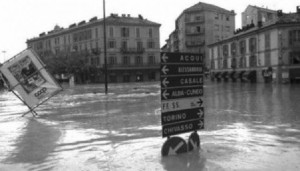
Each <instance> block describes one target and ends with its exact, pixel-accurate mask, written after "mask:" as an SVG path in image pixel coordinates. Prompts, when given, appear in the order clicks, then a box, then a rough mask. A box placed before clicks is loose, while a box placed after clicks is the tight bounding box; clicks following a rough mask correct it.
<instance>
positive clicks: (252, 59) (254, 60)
mask: <svg viewBox="0 0 300 171" xmlns="http://www.w3.org/2000/svg"><path fill="white" fill-rule="evenodd" d="M249 65H250V67H256V66H257V58H256V56H255V55H252V56H250V61H249Z"/></svg>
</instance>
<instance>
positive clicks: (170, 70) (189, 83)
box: [160, 52, 204, 137]
mask: <svg viewBox="0 0 300 171" xmlns="http://www.w3.org/2000/svg"><path fill="white" fill-rule="evenodd" d="M160 71H161V73H160V76H161V77H160V78H161V103H162V104H161V105H162V106H161V122H162V136H163V137H166V136H170V135H176V134H180V133H185V132H190V131H195V130H199V129H203V128H204V108H203V106H202V104H203V101H202V98H200V97H201V96H203V55H201V54H193V53H171V52H167V53H165V52H163V53H161V67H160Z"/></svg>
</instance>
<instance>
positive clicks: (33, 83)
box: [0, 49, 62, 108]
mask: <svg viewBox="0 0 300 171" xmlns="http://www.w3.org/2000/svg"><path fill="white" fill-rule="evenodd" d="M44 67H45V66H44V64H43V63H42V62H41V61H40V59H39V58H38V56H37V54H36V53H34V52H33V51H32V50H30V49H26V50H24V51H23V52H21V53H20V54H18V55H17V56H15V57H14V58H12V59H10V60H9V61H7V62H5V63H4V64H3V65H2V66H1V68H0V71H1V72H2V74H3V75H4V76H5V77H6V79H7V82H8V83H9V87H10V89H12V90H13V91H16V92H17V93H18V94H19V96H20V97H21V98H22V100H23V101H24V102H25V103H26V105H28V107H30V108H35V107H36V106H38V105H39V104H40V103H42V102H43V101H44V100H45V99H48V98H50V97H52V96H53V95H55V94H56V93H57V92H59V91H61V90H62V88H61V87H60V86H59V85H58V83H57V82H56V81H55V80H54V79H53V77H52V76H51V75H50V74H49V73H48V72H47V71H46V69H45V68H44Z"/></svg>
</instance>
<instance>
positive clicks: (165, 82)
mask: <svg viewBox="0 0 300 171" xmlns="http://www.w3.org/2000/svg"><path fill="white" fill-rule="evenodd" d="M162 83H163V85H164V87H167V86H168V84H169V83H170V82H169V81H168V80H167V78H164V80H163V82H162Z"/></svg>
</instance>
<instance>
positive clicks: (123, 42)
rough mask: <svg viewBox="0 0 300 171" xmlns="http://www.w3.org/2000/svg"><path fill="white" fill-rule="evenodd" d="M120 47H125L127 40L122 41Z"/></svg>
mask: <svg viewBox="0 0 300 171" xmlns="http://www.w3.org/2000/svg"><path fill="white" fill-rule="evenodd" d="M121 47H122V49H127V41H122V45H121Z"/></svg>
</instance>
